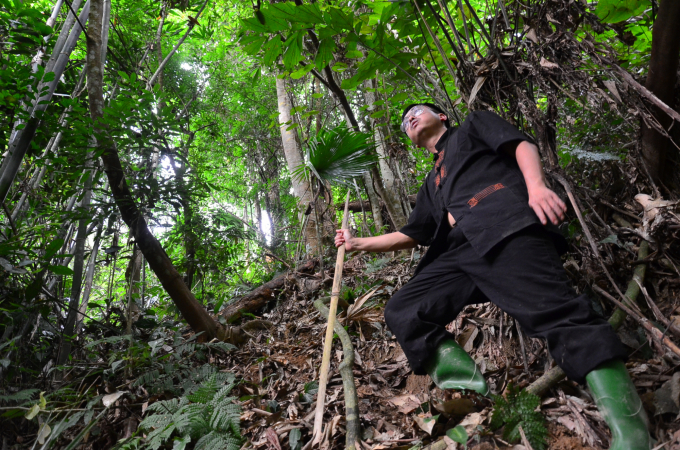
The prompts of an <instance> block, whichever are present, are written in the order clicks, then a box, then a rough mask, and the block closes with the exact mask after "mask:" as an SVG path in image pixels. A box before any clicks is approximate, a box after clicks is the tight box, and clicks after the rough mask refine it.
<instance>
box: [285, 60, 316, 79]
mask: <svg viewBox="0 0 680 450" xmlns="http://www.w3.org/2000/svg"><path fill="white" fill-rule="evenodd" d="M313 68H314V66H313V65H311V64H307V65H306V66H302V67H300V68H299V69H298V70H296V71H295V72H293V73H291V74H290V77H291V78H292V79H293V80H299V79H300V78H302V77H304V76H305V75H307V74H308V73H309V72H311V70H312V69H313Z"/></svg>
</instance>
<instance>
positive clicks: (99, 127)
mask: <svg viewBox="0 0 680 450" xmlns="http://www.w3.org/2000/svg"><path fill="white" fill-rule="evenodd" d="M91 4H92V6H91V13H90V25H89V34H90V39H88V41H87V64H86V67H87V91H88V98H89V104H90V115H91V116H92V120H93V121H94V122H95V126H96V130H95V131H96V136H97V146H98V148H99V151H100V152H101V159H102V163H103V165H104V171H105V172H106V175H107V177H108V179H109V186H110V188H111V192H112V194H113V197H114V199H115V200H116V204H117V205H118V209H119V211H120V213H121V217H122V218H123V220H124V221H125V223H126V224H127V226H128V228H129V229H130V232H131V233H132V235H133V236H134V238H135V241H136V242H137V245H139V248H140V249H141V251H142V253H143V254H144V257H145V258H146V260H147V261H148V262H149V266H150V267H151V270H153V271H154V273H155V274H156V276H157V277H158V279H159V280H160V282H161V284H162V285H163V287H164V288H165V290H166V292H167V293H168V294H169V295H170V298H171V299H172V300H173V302H174V303H175V305H176V306H177V308H178V309H179V311H180V312H181V314H182V316H183V317H184V319H185V320H186V321H187V322H188V324H189V325H190V326H191V327H192V328H193V330H194V331H196V332H204V335H203V338H204V339H208V340H210V339H212V338H214V337H218V338H221V337H222V336H223V335H224V331H223V327H222V326H221V325H220V324H219V323H217V322H216V321H215V320H213V319H212V317H210V315H209V314H208V313H207V311H206V310H205V309H204V308H203V307H202V306H201V304H200V303H198V301H197V300H196V298H195V297H194V296H193V294H192V293H191V290H190V289H189V288H188V287H187V286H186V284H185V283H184V280H182V277H181V276H180V274H179V272H177V269H175V267H174V266H173V264H172V261H171V260H170V258H169V257H168V255H167V253H165V250H164V249H163V247H162V246H161V245H160V243H159V242H158V240H157V239H156V238H155V237H154V236H153V234H151V232H150V231H149V228H148V226H147V224H146V220H145V219H144V217H143V216H142V214H141V212H140V210H139V208H138V207H137V204H136V203H135V201H134V199H133V197H132V192H131V191H130V188H129V186H128V184H127V180H126V179H125V173H124V171H123V167H122V165H121V162H120V158H119V157H118V152H117V150H116V148H115V145H114V143H113V142H111V141H110V139H109V138H108V136H107V135H106V127H105V125H103V124H101V123H99V122H100V119H101V118H102V116H103V109H104V95H103V75H104V73H103V64H102V62H101V44H102V42H101V29H102V16H103V12H104V11H103V9H104V8H103V1H102V0H91ZM166 59H167V58H166Z"/></svg>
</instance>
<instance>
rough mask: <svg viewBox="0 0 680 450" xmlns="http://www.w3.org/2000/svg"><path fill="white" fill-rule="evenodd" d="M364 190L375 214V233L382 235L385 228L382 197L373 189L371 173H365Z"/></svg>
mask: <svg viewBox="0 0 680 450" xmlns="http://www.w3.org/2000/svg"><path fill="white" fill-rule="evenodd" d="M363 179H364V189H366V195H367V196H368V201H369V202H370V206H371V212H372V213H373V224H374V225H375V232H376V233H377V234H380V233H381V232H382V228H383V220H382V208H381V207H380V197H378V194H377V193H376V192H375V189H373V179H372V178H371V174H370V172H364V175H363Z"/></svg>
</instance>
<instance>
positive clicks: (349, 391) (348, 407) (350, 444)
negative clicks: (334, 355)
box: [314, 299, 361, 450]
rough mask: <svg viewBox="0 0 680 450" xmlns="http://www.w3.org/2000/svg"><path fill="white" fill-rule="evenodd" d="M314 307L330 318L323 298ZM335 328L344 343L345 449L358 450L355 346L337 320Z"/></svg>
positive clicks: (358, 427)
mask: <svg viewBox="0 0 680 450" xmlns="http://www.w3.org/2000/svg"><path fill="white" fill-rule="evenodd" d="M314 307H315V308H316V309H318V310H319V312H320V313H321V315H322V316H324V317H325V318H326V319H328V307H326V305H324V304H323V299H319V300H317V301H315V302H314ZM333 330H334V331H335V332H336V333H337V335H338V337H339V338H340V342H341V343H342V353H343V359H342V362H341V363H340V366H338V370H339V371H340V375H341V376H342V387H343V389H344V391H345V421H346V422H347V434H346V439H345V449H346V450H357V449H360V448H361V447H359V446H357V443H358V442H359V432H360V429H361V425H360V423H359V405H358V404H359V401H358V400H357V390H356V387H355V386H354V374H353V373H352V367H354V347H353V346H352V341H351V339H350V337H349V334H348V333H347V330H345V328H343V326H342V325H341V324H340V323H339V322H337V321H336V322H335V326H334V327H333ZM317 401H318V400H317Z"/></svg>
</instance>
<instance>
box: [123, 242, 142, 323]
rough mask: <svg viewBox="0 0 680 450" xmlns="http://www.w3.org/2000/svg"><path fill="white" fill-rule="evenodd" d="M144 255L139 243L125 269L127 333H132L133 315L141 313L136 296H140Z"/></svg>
mask: <svg viewBox="0 0 680 450" xmlns="http://www.w3.org/2000/svg"><path fill="white" fill-rule="evenodd" d="M143 261H144V255H142V252H141V250H139V247H137V245H135V246H134V248H133V250H132V257H131V258H130V262H129V263H128V266H127V269H126V270H125V285H126V286H127V295H126V298H127V306H126V308H125V309H126V311H127V312H126V314H125V316H126V326H125V333H126V334H132V323H133V322H134V320H133V317H134V316H136V315H138V314H139V311H140V309H139V305H137V301H136V298H139V281H140V278H141V277H140V275H141V271H142V270H141V269H142V263H143Z"/></svg>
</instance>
